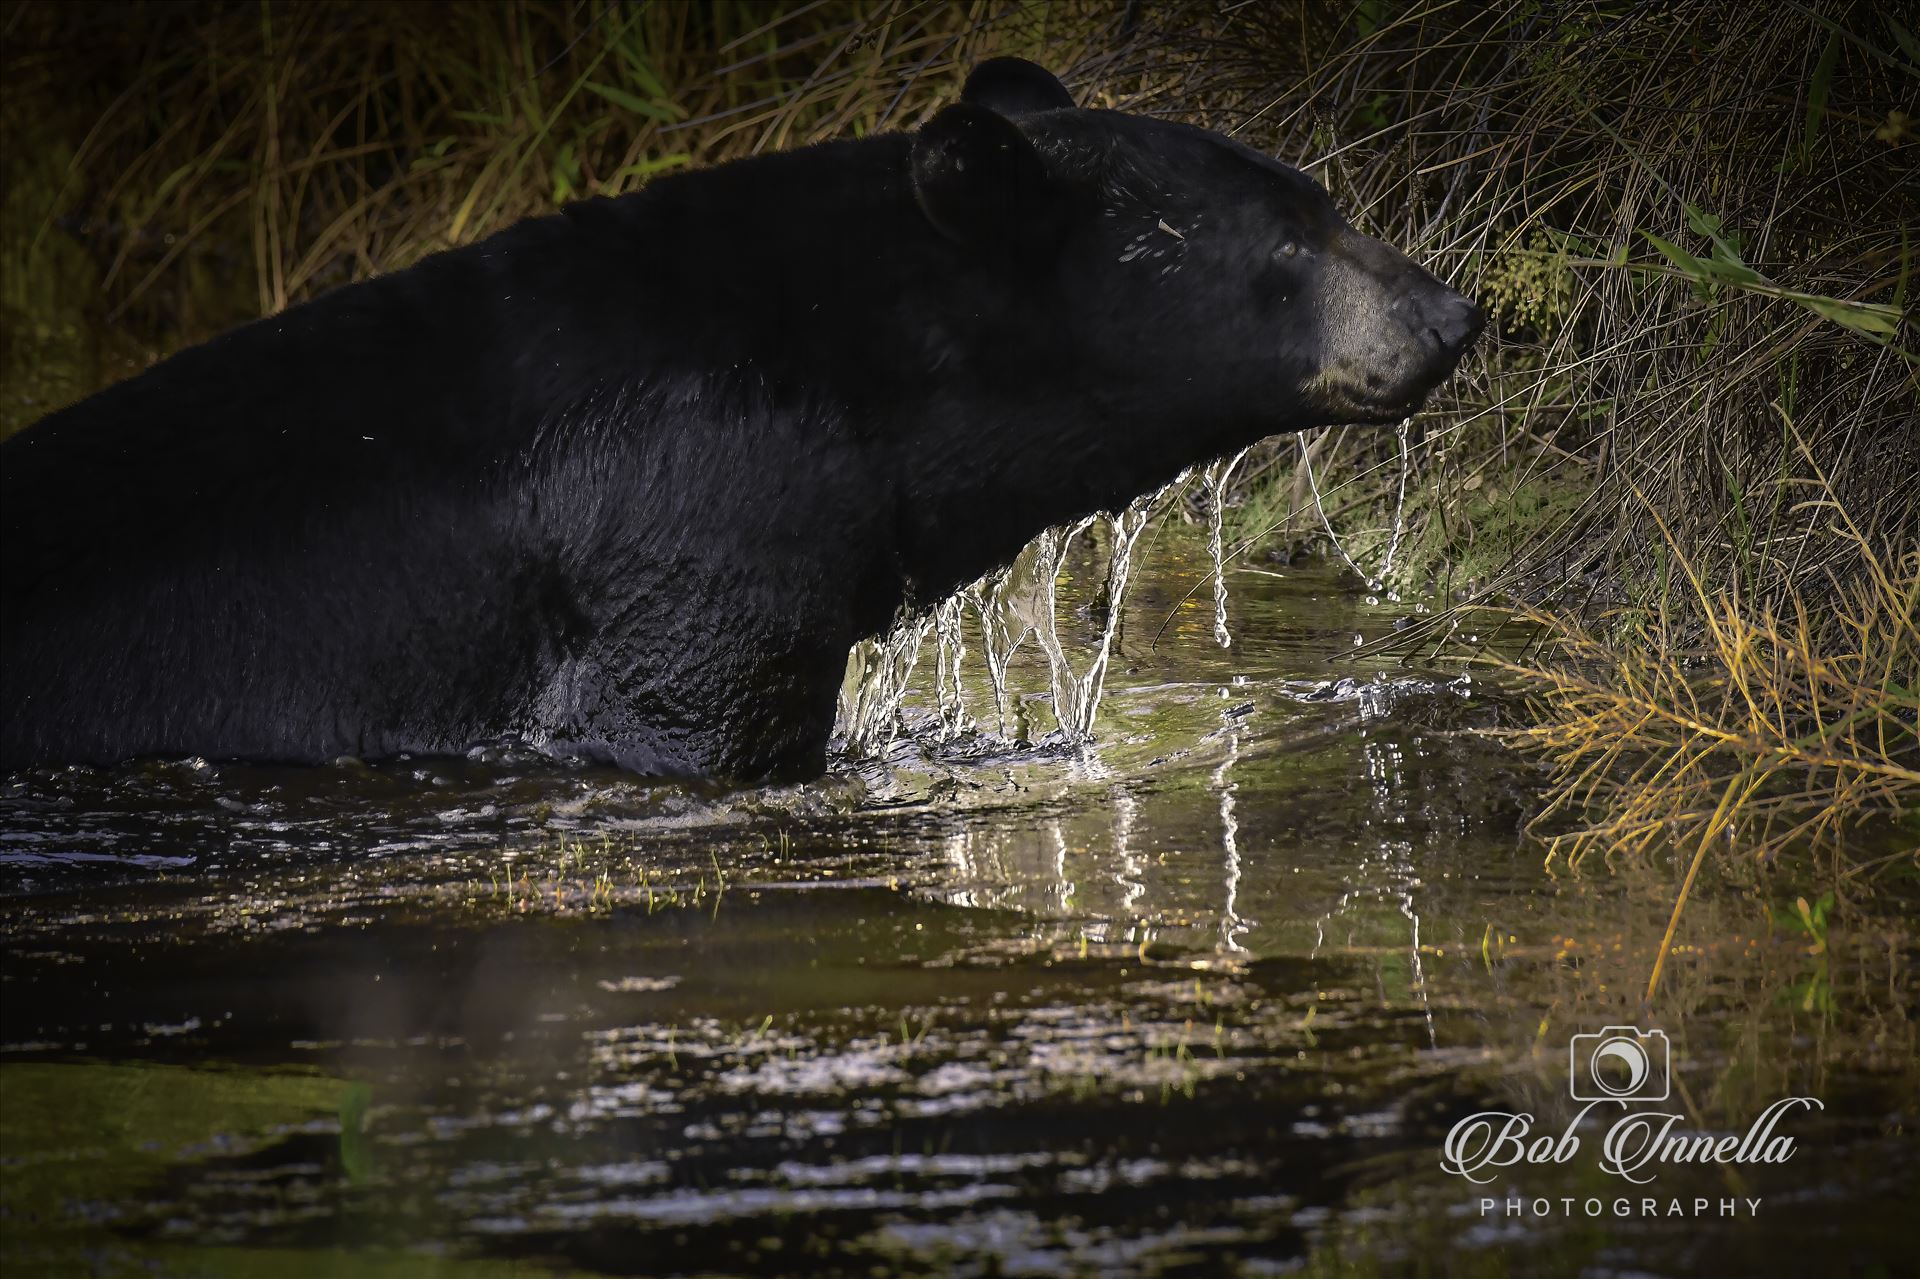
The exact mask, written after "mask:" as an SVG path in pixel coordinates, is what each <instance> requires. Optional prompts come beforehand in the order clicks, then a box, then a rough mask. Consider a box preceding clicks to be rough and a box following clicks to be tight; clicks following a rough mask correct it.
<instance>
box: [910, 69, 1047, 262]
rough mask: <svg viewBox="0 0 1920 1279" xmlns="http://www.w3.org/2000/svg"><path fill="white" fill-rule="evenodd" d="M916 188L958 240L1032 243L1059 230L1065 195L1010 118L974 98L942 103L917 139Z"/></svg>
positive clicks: (926, 208) (945, 231) (936, 220)
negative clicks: (943, 104)
mask: <svg viewBox="0 0 1920 1279" xmlns="http://www.w3.org/2000/svg"><path fill="white" fill-rule="evenodd" d="M912 166H913V169H912V174H913V196H914V199H915V200H917V201H919V204H920V211H921V212H922V213H924V214H926V215H927V221H929V222H931V223H933V225H934V228H935V229H936V230H938V231H939V232H940V233H941V234H942V235H944V236H946V237H947V238H948V239H950V240H955V241H958V242H959V243H961V244H992V243H998V244H1003V245H1006V246H1008V247H1034V246H1038V245H1041V244H1045V243H1050V242H1051V241H1053V240H1054V239H1056V238H1057V236H1058V232H1059V230H1060V228H1061V226H1062V218H1063V214H1064V212H1065V209H1064V199H1063V197H1062V195H1061V193H1060V191H1059V190H1058V189H1057V187H1056V185H1055V183H1054V181H1053V179H1052V178H1050V177H1049V176H1048V174H1047V166H1046V164H1045V162H1044V161H1042V160H1041V158H1040V153H1039V152H1037V151H1035V150H1034V149H1033V143H1031V142H1029V141H1027V136H1026V134H1024V133H1022V132H1020V130H1019V129H1018V128H1016V127H1015V126H1014V124H1013V122H1012V121H1011V120H1009V119H1007V118H1006V117H1005V116H1003V115H1000V114H999V113H997V112H994V111H989V110H988V109H987V108H985V107H982V106H977V105H975V104H973V103H970V102H957V103H955V104H954V105H952V106H950V107H945V108H942V109H941V111H940V113H939V114H938V115H936V116H934V117H933V119H931V120H929V121H927V123H926V125H925V126H924V127H922V128H921V130H920V132H919V133H918V134H916V135H915V136H914V139H913V159H912Z"/></svg>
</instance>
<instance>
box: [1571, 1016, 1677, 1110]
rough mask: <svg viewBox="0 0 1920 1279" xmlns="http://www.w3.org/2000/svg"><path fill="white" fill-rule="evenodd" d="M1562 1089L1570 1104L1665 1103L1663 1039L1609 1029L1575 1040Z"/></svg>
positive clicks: (1656, 1033) (1667, 1082)
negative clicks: (1565, 1087)
mask: <svg viewBox="0 0 1920 1279" xmlns="http://www.w3.org/2000/svg"><path fill="white" fill-rule="evenodd" d="M1569 1049H1570V1056H1571V1060H1570V1061H1569V1062H1568V1067H1567V1083H1568V1086H1569V1087H1570V1088H1571V1090H1572V1092H1573V1099H1574V1100H1575V1101H1665V1100H1666V1099H1667V1091H1668V1089H1669V1088H1670V1087H1671V1083H1672V1081H1671V1077H1670V1076H1671V1062H1670V1061H1669V1058H1668V1053H1667V1035H1666V1032H1665V1031H1661V1030H1640V1029H1638V1028H1637V1027H1633V1026H1608V1027H1607V1028H1606V1029H1605V1030H1601V1031H1597V1032H1595V1033H1594V1034H1591V1035H1575V1036H1574V1037H1573V1039H1572V1041H1571V1043H1570V1045H1569Z"/></svg>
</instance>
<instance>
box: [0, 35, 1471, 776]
mask: <svg viewBox="0 0 1920 1279" xmlns="http://www.w3.org/2000/svg"><path fill="white" fill-rule="evenodd" d="M1480 324H1481V313H1480V311H1479V310H1478V309H1477V308H1476V307H1475V306H1474V305H1473V304H1472V303H1471V302H1469V301H1468V300H1467V299H1466V298H1464V297H1462V296H1461V295H1460V294H1458V293H1456V292H1454V291H1453V290H1452V289H1450V288H1448V287H1446V286H1445V285H1443V284H1441V283H1440V282H1439V281H1437V280H1436V279H1434V278H1433V277H1432V276H1431V275H1429V274H1428V273H1427V272H1425V271H1424V270H1422V269H1420V268H1419V267H1418V266H1416V265H1414V263H1413V262H1411V261H1409V260H1408V259H1407V258H1406V257H1405V256H1404V255H1402V254H1401V253H1399V252H1397V251H1396V250H1394V249H1392V248H1389V247H1388V246H1387V245H1385V244H1383V243H1381V242H1379V241H1377V240H1373V239H1370V238H1368V237H1366V236H1363V235H1360V234H1358V233H1357V232H1355V231H1354V230H1353V229H1352V228H1351V227H1349V226H1348V225H1347V224H1346V222H1345V221H1343V220H1342V218H1341V217H1340V215H1339V213H1337V212H1336V211H1335V209H1334V206H1333V204H1332V203H1331V201H1330V200H1329V199H1328V197H1327V194H1326V192H1325V191H1323V190H1322V189H1321V188H1320V187H1319V186H1318V185H1317V184H1315V183H1314V182H1313V181H1311V180H1310V179H1308V178H1307V177H1305V176H1303V175H1302V174H1300V173H1299V172H1297V171H1296V170H1294V169H1291V168H1288V167H1287V166H1285V165H1282V164H1279V163H1276V162H1275V161H1273V160H1271V159H1269V158H1267V157H1266V156H1264V155H1261V154H1259V153H1258V152H1255V151H1253V150H1251V149H1249V148H1248V147H1245V146H1243V145H1241V144H1239V143H1236V142H1234V141H1232V140H1230V139H1228V138H1226V137H1223V136H1221V135H1219V134H1215V133H1211V132H1208V131H1206V130H1203V129H1198V128H1192V127H1189V126H1185V125H1179V124H1171V123H1166V122H1162V121H1158V120H1151V119H1146V118H1142V117H1138V116H1131V115H1125V114H1120V113H1115V112H1109V111H1095V110H1082V109H1078V108H1076V107H1075V106H1074V103H1073V100H1072V98H1071V97H1070V96H1069V95H1068V94H1067V92H1066V90H1065V89H1064V88H1063V87H1062V86H1061V84H1060V82H1059V81H1058V80H1056V79H1055V78H1054V77H1053V76H1052V75H1050V74H1049V73H1047V72H1046V71H1044V70H1042V69H1041V68H1039V67H1037V66H1034V65H1033V64H1031V63H1027V62H1022V61H1019V60H1016V59H995V60H993V61H991V62H987V63H984V64H982V65H981V66H980V67H979V68H977V69H976V70H975V72H974V74H973V75H972V76H971V77H970V78H969V80H968V82H967V85H966V88H965V91H964V92H963V94H962V100H961V101H960V102H959V103H957V104H954V105H952V106H949V107H947V108H945V109H944V110H942V111H941V112H940V113H939V114H938V115H936V116H934V117H933V119H932V120H931V121H930V122H929V123H928V124H927V125H926V126H925V127H923V128H921V129H920V130H919V131H918V132H915V133H911V134H905V133H903V134H893V135H885V136H877V137H870V138H866V139H862V140H858V141H846V142H834V143H828V144H825V145H820V146H814V147H809V148H806V149H804V150H799V151H792V152H787V153H782V154H777V155H768V156H764V157H759V158H755V159H751V160H744V161H740V162H737V163H733V164H728V165H725V166H722V167H718V168H714V169H710V170H706V171H703V172H694V173H688V174H685V175H681V176H675V177H666V178H661V179H658V180H656V181H654V182H652V183H650V184H649V185H648V186H647V187H646V188H645V189H644V190H642V191H639V192H637V193H635V194H632V195H627V196H622V197H618V198H613V199H595V200H589V201H586V202H584V203H580V204H576V205H573V206H571V207H569V208H568V209H566V210H565V211H564V212H562V213H559V214H557V215H554V216H551V217H544V218H539V219H534V220H530V221H527V222H523V223H521V224H519V225H518V226H515V227H513V228H511V229H509V230H507V231H504V232H502V233H500V234H498V235H495V236H493V237H492V238H491V239H488V240H485V241H483V242H481V243H477V244H473V245H470V246H466V247H463V248H459V249H454V250H451V251H448V252H445V253H441V254H438V255H436V256H434V257H430V258H428V259H426V260H424V261H422V262H421V263H419V264H418V265H416V266H414V267H412V268H409V269H407V270H404V271H400V272H397V273H395V274H393V275H389V276H385V277H382V278H379V279H375V280H372V281H369V282H367V283H364V284H358V285H353V286H351V287H347V288H342V289H340V290H338V291H336V292H333V293H329V294H327V295H326V296H324V297H321V298H319V299H317V300H315V301H313V302H310V303H307V304H305V305H302V306H297V307H294V308H292V309H290V310H288V311H286V312H284V313H283V314H280V315H276V316H273V317H271V318H268V319H264V320H260V321H258V322H256V323H253V324H249V325H247V326H245V327H243V328H240V329H237V330H234V331H233V332H230V333H227V334H225V335H223V336H221V337H219V338H216V339H214V340H213V341H211V342H208V343H206V344H204V345H202V346H198V347H195V348H193V349H191V350H187V351H184V352H182V353H180V354H178V355H176V356H174V357H173V358H171V359H169V360H166V361H164V362H163V363H161V364H158V365H156V366H155V367H154V368H152V369H149V370H148V371H146V372H144V373H142V374H140V375H139V376H137V377H134V378H131V379H129V380H128V381H126V382H123V383H121V384H119V385H117V386H114V387H111V388H109V389H107V390H105V391H102V392H101V393H99V394H98V395H95V396H93V397H92V398H90V399H87V400H85V401H83V402H81V403H79V404H76V405H73V406H72V407H70V408H67V409H65V410H63V411H61V412H58V413H54V414H52V415H50V416H49V417H47V418H45V419H44V420H42V421H40V422H39V423H37V424H36V425H34V426H32V427H29V428H28V429H26V430H25V431H23V432H21V433H20V434H19V435H17V436H15V437H14V438H12V439H10V440H8V441H7V442H6V443H5V444H4V445H0V461H3V463H4V465H3V466H0V484H3V485H4V487H3V490H0V495H3V496H4V506H3V507H0V526H3V529H4V543H3V545H0V592H3V595H4V598H3V599H0V641H3V643H4V648H3V650H0V672H3V673H4V679H5V706H4V720H3V721H0V764H4V765H5V766H6V767H8V768H17V767H21V766H27V765H35V764H53V763H67V762H95V763H106V762H113V761H117V760H122V759H126V758H129V757H134V756H144V755H161V756H185V755H201V756H207V757H212V758H242V759H254V760H279V761H319V760H326V759H330V758H333V757H336V756H339V755H357V756H361V757H378V756H385V755H392V754H397V753H400V752H420V753H447V752H456V751H460V750H463V749H465V748H467V747H469V746H470V745H472V744H473V743H475V742H479V741H483V740H493V739H501V738H513V739H518V740H520V741H524V742H527V743H531V744H533V745H534V746H536V747H538V748H539V749H541V750H543V751H546V752H548V753H550V754H552V755H555V756H563V757H564V756H574V757H586V758H591V759H596V760H605V761H612V762H614V763H617V764H618V765H620V766H622V767H625V768H627V769H631V770H634V771H637V772H642V773H652V774H678V775H707V776H715V777H722V778H729V779H735V780H751V779H764V778H793V777H802V776H806V775H810V774H814V773H817V772H819V771H820V770H821V769H823V768H824V766H825V754H826V744H827V739H828V736H829V734H830V732H831V730H832V724H833V718H834V708H835V698H836V694H837V691H838V688H839V685H840V681H841V674H842V671H843V669H844V666H845V661H846V656H847V651H848V648H849V647H850V646H851V645H852V644H853V643H854V642H855V641H857V640H859V639H860V638H862V637H863V636H867V635H871V634H873V633H875V632H877V631H879V630H881V629H883V628H884V627H885V626H886V625H887V623H888V622H889V621H890V620H891V619H892V618H893V617H894V616H895V615H896V614H897V612H898V611H899V610H900V609H901V608H902V607H903V606H905V607H908V608H913V607H918V606H925V605H928V604H931V603H932V602H934V601H936V600H937V599H939V598H940V597H941V596H942V595H943V594H944V593H946V592H948V591H949V590H951V589H952V588H954V587H956V586H957V585H960V584H962V583H964V582H966V581H968V580H971V579H972V578H974V577H977V576H979V575H980V574H981V573H983V572H985V571H987V570H989V569H991V568H992V567H994V566H995V565H997V564H1000V563H1003V562H1005V561H1007V560H1008V559H1010V558H1011V557H1012V556H1013V555H1014V554H1015V553H1016V552H1017V551H1018V550H1019V548H1020V547H1021V546H1022V545H1023V544H1024V543H1025V542H1026V541H1027V540H1028V539H1029V538H1031V537H1032V536H1033V535H1034V534H1036V533H1038V532H1039V531H1040V530H1041V529H1043V528H1045V527H1046V526H1048V525H1050V524H1053V523H1057V522H1059V521H1062V520H1066V519H1069V518H1071V517H1073V516H1076V515H1079V514H1083V513H1086V512H1090V511H1094V510H1102V509H1115V508H1118V507H1120V506H1122V505H1124V504H1125V503H1126V502H1128V501H1129V500H1130V499H1132V498H1134V497H1136V496H1138V495H1139V494H1141V493H1143V492H1145V491H1147V490H1150V489H1152V488H1154V487H1156V486H1158V485H1160V484H1162V483H1164V482H1166V481H1167V480H1169V479H1171V478H1172V477H1173V476H1174V475H1176V474H1178V473H1179V472H1180V471H1181V470H1182V469H1183V468H1185V467H1187V466H1190V465H1192V464H1194V463H1196V462H1201V461H1204V460H1207V459H1209V458H1212V457H1215V456H1218V455H1221V454H1224V453H1227V452H1231V451H1233V450H1236V449H1239V448H1241V447H1242V446H1244V445H1247V444H1250V443H1252V442H1253V441H1255V440H1257V439H1260V438H1262V437H1264V436H1267V435H1271V434H1274V433H1277V432H1282V431H1290V430H1297V429H1299V428H1301V427H1306V426H1314V425H1320V424H1325V423H1336V422H1354V423H1383V422H1392V421H1397V420H1399V419H1401V418H1404V417H1405V416H1406V415H1407V414H1408V413H1410V412H1412V411H1413V410H1414V409H1415V408H1416V407H1417V406H1418V405H1419V404H1420V403H1421V401H1422V400H1423V398H1424V397H1425V396H1426V395H1427V393H1428V392H1429V391H1430V390H1431V389H1432V388H1433V387H1434V386H1435V385H1436V384H1437V383H1439V382H1440V381H1441V380H1442V379H1444V378H1445V377H1446V376H1447V375H1448V374H1449V373H1450V372H1451V371H1452V370H1453V368H1454V366H1455V364H1456V363H1457V362H1458V360H1459V358H1460V355H1461V353H1462V351H1464V350H1465V349H1466V347H1467V346H1468V344H1469V343H1471V341H1472V340H1473V338H1474V336H1475V334H1476V333H1477V332H1478V331H1479V328H1480Z"/></svg>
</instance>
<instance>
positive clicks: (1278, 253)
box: [1273, 240, 1300, 258]
mask: <svg viewBox="0 0 1920 1279" xmlns="http://www.w3.org/2000/svg"><path fill="white" fill-rule="evenodd" d="M1298 252H1300V246H1299V245H1297V244H1295V243H1294V242H1293V241H1292V240H1288V241H1287V242H1286V243H1285V244H1283V245H1281V246H1280V247H1279V248H1277V249H1275V250H1274V251H1273V256H1274V257H1276V258H1290V257H1292V256H1293V255H1294V254H1296V253H1298Z"/></svg>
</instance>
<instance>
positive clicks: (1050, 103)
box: [960, 58, 1073, 115]
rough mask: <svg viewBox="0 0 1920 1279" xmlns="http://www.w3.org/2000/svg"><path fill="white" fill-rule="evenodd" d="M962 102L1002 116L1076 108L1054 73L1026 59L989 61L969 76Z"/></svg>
mask: <svg viewBox="0 0 1920 1279" xmlns="http://www.w3.org/2000/svg"><path fill="white" fill-rule="evenodd" d="M960 100H961V101H962V102H971V103H973V104H974V105H975V106H979V107H985V108H986V109H987V110H989V111H998V112H999V113H1000V114H1001V115H1028V114H1030V113H1032V112H1035V111H1057V110H1059V109H1060V108H1062V107H1069V108H1070V107H1072V106H1073V95H1072V94H1070V93H1068V92H1067V87H1066V86H1065V85H1063V84H1061V83H1060V81H1059V80H1058V79H1056V78H1055V77H1054V74H1053V72H1051V71H1049V70H1047V69H1046V68H1045V67H1043V66H1040V65H1039V64H1037V63H1033V62H1028V61H1027V60H1026V59H1025V58H988V59H987V60H986V61H985V62H982V63H981V64H980V65H979V66H977V67H975V68H974V69H973V74H972V75H970V76H968V77H967V87H966V88H964V89H962V90H960Z"/></svg>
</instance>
